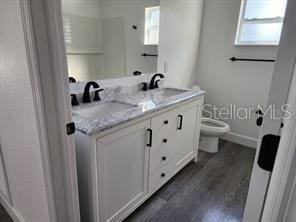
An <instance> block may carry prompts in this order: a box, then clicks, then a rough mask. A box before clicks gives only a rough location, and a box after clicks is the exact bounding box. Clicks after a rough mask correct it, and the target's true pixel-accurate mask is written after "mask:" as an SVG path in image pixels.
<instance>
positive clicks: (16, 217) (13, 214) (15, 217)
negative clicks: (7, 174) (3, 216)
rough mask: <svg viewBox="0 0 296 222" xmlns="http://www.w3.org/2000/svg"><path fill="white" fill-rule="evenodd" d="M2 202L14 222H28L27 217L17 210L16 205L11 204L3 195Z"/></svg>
mask: <svg viewBox="0 0 296 222" xmlns="http://www.w3.org/2000/svg"><path fill="white" fill-rule="evenodd" d="M0 204H1V205H2V206H3V208H4V209H5V210H6V212H7V213H8V215H9V216H10V217H11V219H12V220H13V222H26V221H25V219H23V218H22V217H21V216H20V214H19V213H18V212H17V210H16V209H15V208H14V207H12V206H10V204H9V203H8V202H7V201H6V200H5V199H4V198H2V197H1V196H0Z"/></svg>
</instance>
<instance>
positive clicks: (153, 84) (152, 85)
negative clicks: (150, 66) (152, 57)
mask: <svg viewBox="0 0 296 222" xmlns="http://www.w3.org/2000/svg"><path fill="white" fill-rule="evenodd" d="M156 77H160V78H161V79H163V78H164V75H163V74H161V73H155V74H154V75H153V76H152V78H151V80H150V84H149V89H156V88H159V85H158V82H159V81H160V79H158V80H156V81H155V79H156Z"/></svg>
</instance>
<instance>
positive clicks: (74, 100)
mask: <svg viewBox="0 0 296 222" xmlns="http://www.w3.org/2000/svg"><path fill="white" fill-rule="evenodd" d="M71 105H72V106H79V102H78V99H77V96H76V95H75V94H71Z"/></svg>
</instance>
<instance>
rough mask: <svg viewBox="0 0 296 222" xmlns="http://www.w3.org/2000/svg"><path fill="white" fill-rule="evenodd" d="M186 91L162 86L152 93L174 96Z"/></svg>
mask: <svg viewBox="0 0 296 222" xmlns="http://www.w3.org/2000/svg"><path fill="white" fill-rule="evenodd" d="M184 92H187V90H184V89H174V88H163V89H159V90H157V91H155V92H153V93H152V94H154V95H158V96H162V97H171V96H176V95H178V94H181V93H184Z"/></svg>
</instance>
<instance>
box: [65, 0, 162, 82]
mask: <svg viewBox="0 0 296 222" xmlns="http://www.w3.org/2000/svg"><path fill="white" fill-rule="evenodd" d="M155 5H159V0H150V1H134V0H125V1H117V0H91V1H84V0H62V6H63V13H65V14H71V15H78V16H84V17H90V18H96V19H98V23H99V25H100V27H99V30H100V31H101V32H102V33H100V35H99V37H100V38H101V41H102V43H103V49H104V50H103V54H68V55H67V58H68V70H69V75H70V76H73V77H75V78H77V79H78V80H80V81H86V80H90V79H108V78H114V77H122V76H132V73H133V72H134V71H136V70H138V71H141V72H143V73H147V72H156V70H157V57H143V56H141V54H142V53H150V54H157V46H145V45H144V44H143V42H144V18H145V7H148V6H155ZM115 18H117V19H122V22H123V23H124V26H123V29H124V30H123V31H122V30H121V29H118V28H117V27H116V25H118V23H116V22H115V23H114V22H113V23H112V21H115V20H114V19H115ZM112 19H113V20H112ZM132 25H137V26H138V29H136V30H135V29H133V28H132ZM104 31H106V32H107V31H108V33H107V34H110V36H106V35H107V34H106V33H104ZM111 31H112V32H113V34H111V33H112V32H111ZM120 39H121V41H120ZM86 41H87V39H86ZM110 43H111V44H110ZM112 46H113V47H112ZM116 54H118V55H117V56H114V55H116ZM122 54H123V56H122ZM109 64H112V66H111V65H109Z"/></svg>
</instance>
